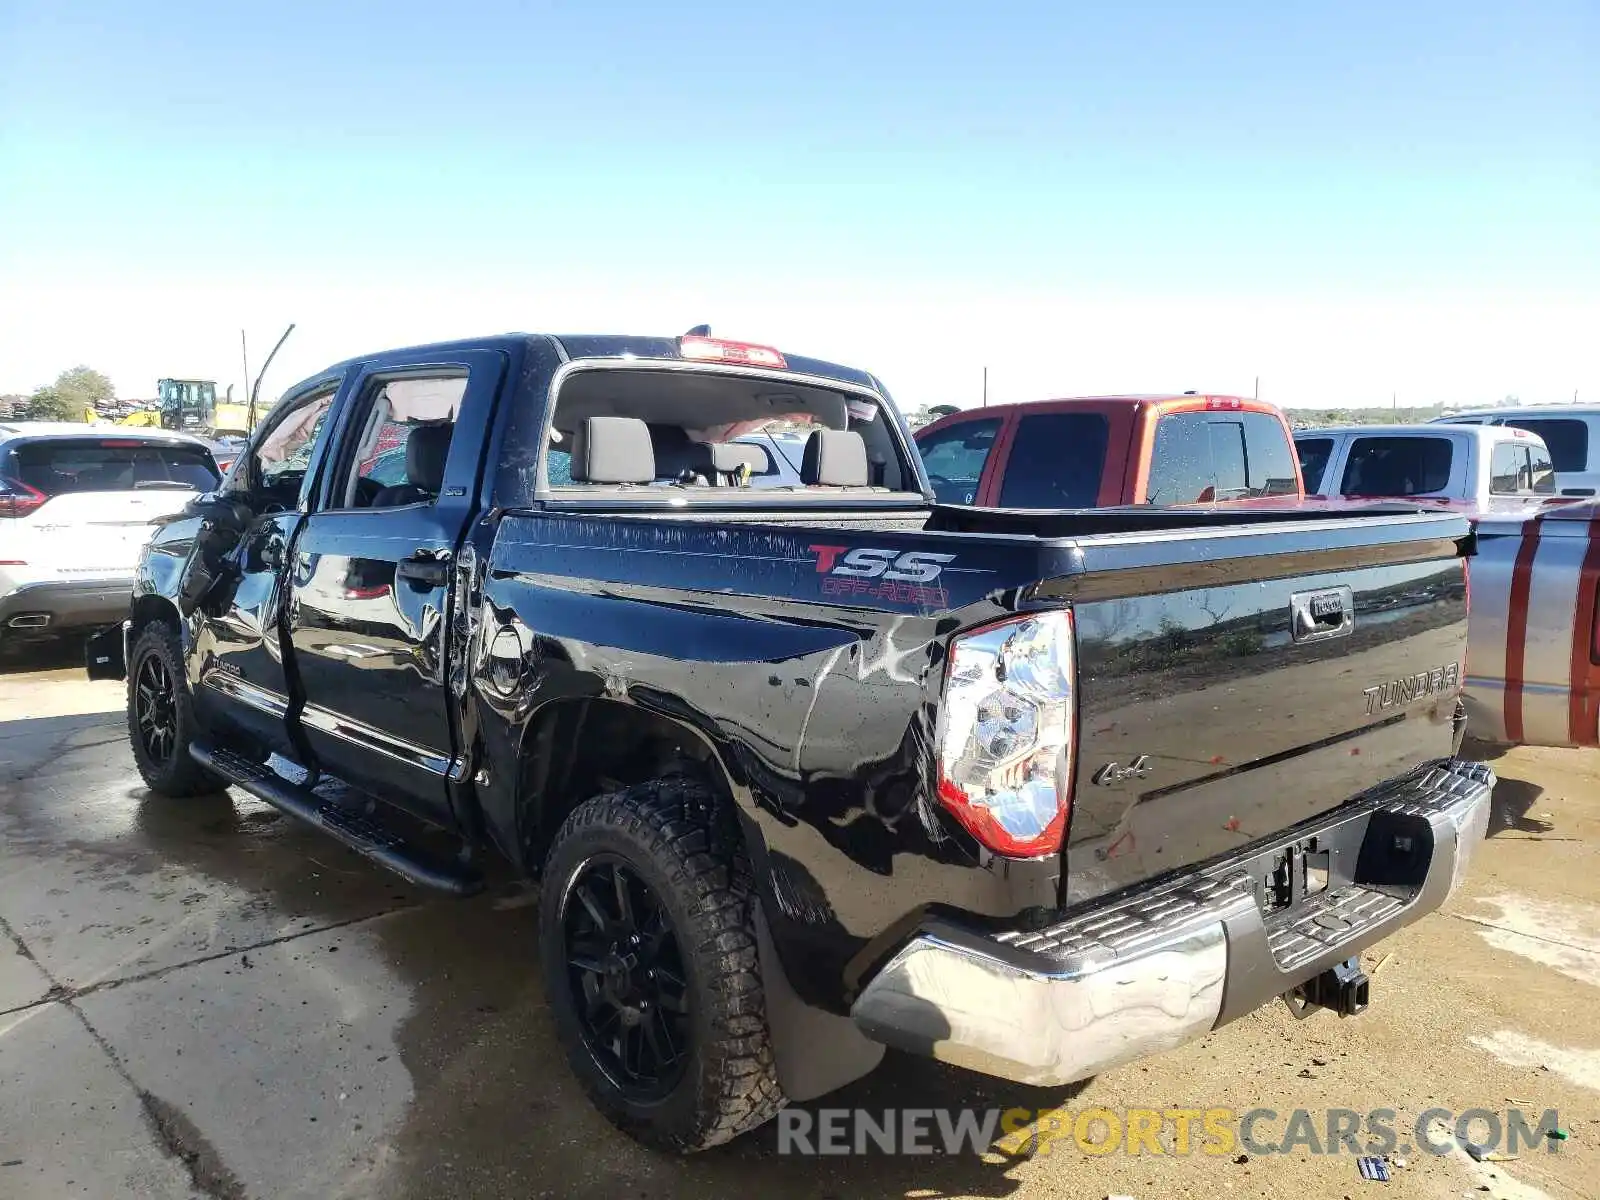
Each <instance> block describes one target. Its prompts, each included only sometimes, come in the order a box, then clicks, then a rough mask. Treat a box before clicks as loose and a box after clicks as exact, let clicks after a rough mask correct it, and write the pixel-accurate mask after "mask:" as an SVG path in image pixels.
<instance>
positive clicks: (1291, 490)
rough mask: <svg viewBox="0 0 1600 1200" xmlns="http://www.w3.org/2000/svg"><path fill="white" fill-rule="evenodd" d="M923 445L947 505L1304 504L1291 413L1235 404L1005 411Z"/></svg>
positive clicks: (1089, 401)
mask: <svg viewBox="0 0 1600 1200" xmlns="http://www.w3.org/2000/svg"><path fill="white" fill-rule="evenodd" d="M916 440H917V448H918V449H919V450H920V451H921V453H922V461H923V465H924V466H925V468H926V469H927V472H928V477H929V479H930V480H931V481H932V483H933V490H934V494H935V495H936V496H938V498H939V500H940V502H941V503H944V504H972V505H977V506H979V507H987V508H1029V509H1033V508H1097V507H1099V508H1105V507H1112V506H1116V505H1122V504H1206V503H1218V502H1231V501H1256V502H1259V501H1261V500H1262V499H1263V498H1265V497H1273V498H1282V497H1289V498H1291V499H1298V498H1299V497H1301V495H1302V494H1303V493H1302V491H1301V487H1300V473H1299V469H1298V467H1297V466H1296V461H1295V454H1294V443H1293V440H1292V437H1291V435H1290V431H1289V424H1288V422H1287V421H1285V420H1284V417H1283V414H1282V413H1281V412H1279V411H1278V410H1277V409H1276V408H1274V407H1273V406H1272V405H1270V404H1262V403H1260V402H1259V401H1256V400H1247V399H1242V398H1240V397H1237V396H1200V395H1189V394H1185V395H1182V396H1096V397H1084V398H1081V399H1072V400H1044V401H1036V402H1032V403H1026V404H997V405H990V406H989V407H987V408H972V409H966V410H964V411H962V412H957V413H951V414H950V415H949V416H946V417H941V418H940V419H939V420H937V421H935V422H933V423H932V424H931V425H926V426H924V427H923V428H922V429H920V430H918V431H917V434H916ZM1273 502H1281V500H1275V501H1273Z"/></svg>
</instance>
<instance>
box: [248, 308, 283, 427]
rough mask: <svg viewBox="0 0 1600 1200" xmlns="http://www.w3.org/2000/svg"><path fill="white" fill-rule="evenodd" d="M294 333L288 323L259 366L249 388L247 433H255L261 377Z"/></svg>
mask: <svg viewBox="0 0 1600 1200" xmlns="http://www.w3.org/2000/svg"><path fill="white" fill-rule="evenodd" d="M293 332H294V322H293V321H290V322H289V328H287V329H285V330H284V331H283V336H282V337H281V338H279V339H278V344H277V345H276V346H274V347H273V348H272V353H271V354H269V355H267V361H266V362H264V363H262V364H261V374H260V375H257V376H256V381H255V383H254V384H252V385H251V388H250V414H249V420H248V422H247V423H248V425H249V428H248V429H247V430H246V431H245V432H247V433H254V432H255V431H256V397H257V396H259V395H260V394H261V376H262V375H265V374H266V373H267V368H268V367H270V366H271V365H272V360H273V359H274V358H277V357H278V351H279V350H282V349H283V344H284V343H285V342H287V341H288V340H289V335H290V334H291V333H293Z"/></svg>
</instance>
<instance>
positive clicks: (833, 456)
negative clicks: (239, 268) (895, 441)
mask: <svg viewBox="0 0 1600 1200" xmlns="http://www.w3.org/2000/svg"><path fill="white" fill-rule="evenodd" d="M869 478H870V476H869V474H868V471H867V444H866V442H864V441H862V440H861V435H860V434H859V433H850V432H848V431H846V430H843V429H819V430H817V431H816V432H815V433H813V434H812V435H811V436H810V437H809V438H807V439H806V452H805V457H804V458H802V459H801V460H800V482H802V483H805V484H813V483H815V484H821V485H822V486H824V487H866V486H867V484H868V480H869Z"/></svg>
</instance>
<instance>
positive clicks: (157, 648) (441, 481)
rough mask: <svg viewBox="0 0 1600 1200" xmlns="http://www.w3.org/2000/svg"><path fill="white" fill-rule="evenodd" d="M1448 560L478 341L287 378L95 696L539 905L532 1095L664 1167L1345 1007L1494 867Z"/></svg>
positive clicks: (734, 349)
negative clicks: (784, 442)
mask: <svg viewBox="0 0 1600 1200" xmlns="http://www.w3.org/2000/svg"><path fill="white" fill-rule="evenodd" d="M773 427H778V428H783V429H787V430H794V429H796V428H798V429H800V430H802V431H809V432H808V436H807V440H806V441H805V443H804V453H803V460H802V462H801V468H802V469H801V472H800V477H799V479H798V481H796V480H795V479H794V478H792V477H790V476H786V475H778V474H775V473H772V472H770V471H767V470H766V467H767V465H769V464H770V461H771V459H770V457H769V456H768V455H766V454H765V453H764V448H763V447H762V446H761V445H760V444H759V441H757V442H756V443H752V441H751V435H752V434H755V435H757V438H758V439H759V436H760V431H761V430H763V429H769V430H770V429H771V428H773ZM1468 549H1469V534H1468V527H1467V524H1466V522H1465V520H1464V519H1462V518H1460V517H1457V516H1452V515H1448V514H1438V513H1432V514H1419V513H1414V512H1394V511H1375V512H1371V513H1352V512H1350V511H1348V510H1347V511H1345V512H1343V513H1341V514H1338V515H1333V514H1328V513H1318V512H1311V511H1304V512H1288V513H1277V512H1260V511H1247V510H1244V511H1241V510H1234V511H1203V510H1194V509H1185V510H1174V511H1164V510H1161V509H1153V508H1149V507H1143V508H1137V509H1135V508H1126V509H1107V510H1099V511H1072V512H1045V511H1040V512H1017V511H1001V510H992V509H982V508H970V507H954V506H948V507H946V506H940V505H937V504H935V503H934V501H933V494H932V491H931V490H930V488H929V485H928V480H927V478H926V476H925V474H924V472H923V469H922V466H921V464H920V460H919V459H918V457H917V455H916V453H915V450H914V449H913V447H912V444H911V439H910V437H909V435H908V431H907V429H906V427H905V424H904V422H903V421H902V419H901V417H900V416H899V414H898V413H897V412H896V410H895V408H894V406H893V404H892V403H891V402H890V400H889V398H888V395H887V393H886V392H885V390H884V389H883V387H882V386H881V385H880V384H879V383H878V381H877V380H876V379H874V378H873V377H872V376H871V375H869V374H866V373H863V372H861V371H857V370H852V369H848V368H845V367H840V366H835V365H832V364H829V363H825V362H820V361H816V360H813V359H806V358H797V357H793V356H786V355H784V354H781V353H779V352H778V351H777V350H774V349H772V348H770V347H765V346H756V345H751V344H747V343H738V342H727V341H721V340H716V339H712V338H710V337H705V336H687V335H686V336H684V337H682V338H653V337H609V336H607V337H598V336H583V337H553V336H534V335H514V336H502V337H493V338H485V339H481V340H475V341H465V342H456V343H450V344H441V345H433V346H424V347H420V348H416V349H407V350H398V351H393V352H388V353H383V354H377V355H373V356H371V357H366V358H360V359H355V360H352V361H349V362H345V363H341V364H339V365H337V366H334V367H330V368H329V369H328V370H327V371H325V372H323V373H321V374H319V375H317V376H316V377H314V378H312V379H310V380H308V381H306V382H305V383H303V384H301V385H299V386H297V387H296V388H294V389H292V390H291V391H290V392H289V393H288V394H287V395H286V396H285V397H284V398H283V400H282V401H281V402H280V403H278V404H277V405H276V407H275V408H274V409H273V410H272V412H271V414H270V416H269V417H268V418H267V419H266V420H265V421H264V423H263V424H262V426H261V427H260V428H259V429H258V430H257V432H256V434H255V436H254V438H253V439H252V441H251V443H250V446H249V448H248V450H247V451H245V452H244V453H242V454H241V455H240V457H239V459H238V461H237V462H236V464H235V465H234V466H233V468H232V469H231V471H230V472H229V474H228V476H227V477H226V479H225V480H224V481H223V483H222V485H221V487H220V488H219V490H218V492H217V493H216V494H214V495H208V496H205V497H202V498H200V499H199V500H197V501H196V502H195V503H193V504H192V505H191V506H190V507H189V509H188V511H187V512H186V513H184V514H182V515H180V516H178V517H175V518H174V519H172V520H171V521H170V522H169V523H167V524H166V525H165V526H163V527H162V528H160V529H159V530H158V531H157V533H156V535H155V537H154V538H153V540H152V541H151V543H150V545H149V548H148V550H147V551H146V553H145V555H144V558H143V560H142V562H141V565H140V568H139V575H138V583H137V586H136V589H135V593H134V596H133V600H132V609H131V612H130V614H129V617H128V620H127V621H126V622H125V623H124V625H123V626H122V627H121V629H120V630H116V631H107V633H106V634H102V635H100V636H99V637H97V638H96V639H95V640H94V642H93V643H92V644H91V647H90V652H89V654H90V659H89V668H90V673H91V674H92V675H95V676H96V677H117V678H120V677H122V676H124V675H126V677H127V679H128V729H129V733H130V735H131V739H132V748H133V753H134V756H135V757H136V759H137V762H138V766H139V770H140V771H141V773H142V774H143V776H144V779H145V780H146V782H147V783H148V784H149V786H150V788H151V790H152V791H154V792H156V793H159V794H162V795H166V796H174V797H181V796H194V795H199V794H203V793H208V792H214V791H217V790H218V789H220V788H221V787H222V786H224V785H227V786H231V787H235V788H238V789H240V790H242V791H244V792H248V793H250V794H252V795H254V796H256V797H259V798H260V799H262V800H264V801H266V802H267V803H268V804H272V805H275V806H277V807H278V808H280V809H283V810H285V811H287V812H289V813H292V814H294V815H295V816H297V817H300V818H303V819H304V820H306V821H309V822H311V823H312V824H313V825H315V826H317V827H319V828H321V829H322V830H324V831H325V832H326V833H328V834H329V835H331V836H332V837H334V838H337V839H338V840H339V841H341V842H343V843H345V844H346V845H348V846H350V847H353V848H354V849H356V850H358V851H360V852H361V853H363V854H366V855H368V856H370V857H371V858H373V859H375V860H377V861H378V862H380V863H383V864H384V865H386V866H388V867H391V868H393V869H394V870H396V871H398V872H400V873H401V874H402V875H404V876H406V877H407V878H409V879H411V880H414V881H417V882H419V883H423V884H428V885H433V886H436V887H439V888H443V889H446V890H449V891H453V892H468V891H471V890H473V889H474V888H476V887H478V886H480V882H481V879H482V871H483V868H484V864H485V859H486V857H487V856H489V855H495V856H498V857H499V858H501V859H504V860H508V861H509V863H510V864H511V866H512V867H513V868H514V869H515V870H516V871H518V872H521V873H525V874H526V875H529V876H533V877H536V878H539V879H540V880H541V881H542V882H541V887H542V896H541V908H540V922H541V930H542V939H541V947H540V956H541V959H542V970H543V974H544V981H545V986H546V990H547V994H548V999H549V1002H550V1004H551V1005H552V1008H553V1013H554V1017H555V1020H556V1024H557V1027H558V1029H559V1032H560V1035H561V1037H562V1040H563V1042H564V1045H565V1047H566V1050H567V1053H568V1056H569V1059H570V1061H571V1065H572V1068H573V1070H574V1071H575V1072H576V1073H577V1075H578V1076H579V1077H580V1078H581V1080H582V1081H583V1083H584V1085H585V1087H586V1089H587V1090H588V1092H589V1094H590V1095H591V1096H592V1098H593V1099H594V1101H595V1103H596V1104H597V1105H598V1106H599V1107H600V1108H601V1109H602V1110H603V1111H604V1112H605V1113H606V1114H607V1115H608V1116H609V1117H610V1118H611V1119H612V1120H614V1121H615V1122H616V1123H617V1124H619V1125H620V1126H621V1127H622V1128H624V1129H626V1130H628V1131H630V1132H632V1133H633V1134H635V1135H636V1136H638V1137H640V1138H642V1139H644V1140H646V1141H649V1142H652V1143H654V1144H656V1145H662V1146H669V1147H673V1148H677V1149H682V1150H692V1149H697V1148H701V1147H704V1146H708V1145H712V1144H714V1143H717V1142H720V1141H724V1140H726V1139H728V1138H731V1137H733V1136H735V1135H737V1134H739V1133H740V1132H742V1131H744V1130H748V1129H750V1128H753V1127H754V1126H757V1125H759V1124H760V1123H762V1122H763V1121H765V1120H767V1119H768V1118H770V1117H771V1116H772V1115H773V1114H774V1113H775V1112H776V1111H777V1110H778V1109H779V1108H780V1107H781V1106H782V1105H783V1103H784V1102H785V1099H786V1098H796V1099H805V1098H810V1097H814V1096H817V1095H821V1094H823V1093H824V1092H827V1091H829V1090H831V1089H833V1088H836V1087H838V1086H840V1085H841V1084H843V1083H845V1082H847V1081H848V1080H850V1079H852V1078H855V1077H857V1076H859V1075H862V1074H864V1073H866V1072H867V1071H869V1070H871V1069H872V1067H873V1066H874V1065H875V1064H876V1063H877V1061H878V1059H879V1057H881V1054H882V1052H883V1047H884V1046H886V1045H888V1046H894V1047H898V1048H901V1049H904V1050H910V1051H915V1052H921V1053H925V1054H931V1055H934V1056H936V1057H938V1058H940V1059H943V1060H945V1061H948V1062H951V1063H956V1064H960V1065H962V1066H966V1067H970V1068H973V1069H976V1070H979V1071H984V1072H989V1073H991V1074H995V1075H999V1076H1003V1077H1007V1078H1010V1079H1013V1080H1019V1081H1024V1082H1027V1083H1032V1084H1060V1083H1065V1082H1068V1081H1072V1080H1078V1079H1083V1078H1086V1077H1088V1076H1091V1075H1093V1074H1095V1073H1097V1072H1100V1071H1103V1070H1105V1069H1107V1068H1110V1067H1113V1066H1116V1065H1117V1064H1120V1063H1124V1062H1127V1061H1129V1060H1131V1059H1133V1058H1136V1057H1138V1056H1140V1055H1144V1054H1148V1053H1151V1052H1153V1051H1157V1050H1161V1049H1163V1048H1167V1047H1171V1046H1175V1045H1177V1044H1179V1043H1181V1042H1183V1041H1184V1040H1186V1039H1189V1038H1193V1037H1196V1036H1199V1035H1200V1034H1203V1033H1205V1032H1206V1031H1207V1030H1209V1029H1212V1028H1213V1027H1215V1026H1217V1025H1219V1024H1221V1023H1224V1022H1227V1021H1230V1020H1232V1019H1234V1018H1236V1017H1238V1016H1240V1015H1242V1014H1244V1013H1247V1012H1249V1011H1251V1010H1252V1009H1254V1008H1256V1007H1258V1006H1260V1005H1262V1004H1264V1003H1266V1002H1267V1001H1268V1000H1270V999H1272V998H1274V997H1278V996H1284V997H1285V998H1287V999H1289V1000H1290V1001H1291V1004H1292V1005H1293V1006H1295V1007H1297V1008H1299V1009H1302V1010H1309V1009H1312V1008H1316V1007H1325V1008H1332V1009H1336V1010H1338V1011H1340V1012H1342V1013H1352V1012H1356V1011H1359V1010H1360V1009H1361V1008H1362V1007H1364V1006H1365V1004H1366V998H1367V982H1366V979H1365V977H1364V976H1362V975H1361V973H1360V970H1359V959H1358V957H1357V955H1358V952H1359V951H1361V950H1362V949H1363V948H1365V947H1367V946H1368V945H1370V944H1371V943H1373V942H1374V941H1375V940H1377V939H1378V938H1380V937H1382V936H1383V935H1384V934H1386V933H1388V932H1389V931H1391V930H1393V929H1395V928H1397V927H1399V926H1401V925H1404V924H1406V923H1408V922H1411V921H1414V920H1416V919H1417V918H1418V917H1419V916H1421V915H1422V914H1424V913H1426V912H1428V911H1430V910H1432V909H1433V908H1435V907H1436V906H1437V905H1439V904H1440V903H1441V902H1442V901H1443V900H1444V898H1445V897H1446V896H1447V895H1448V894H1449V893H1450V891H1451V890H1452V889H1453V888H1454V887H1455V886H1456V885H1457V884H1458V883H1459V882H1460V880H1461V878H1462V874H1463V871H1464V868H1465V866H1466V863H1467V859H1468V857H1469V855H1470V854H1471V852H1472V849H1473V845H1474V843H1475V842H1477V841H1478V840H1480V839H1481V838H1482V837H1483V836H1484V831H1485V825H1486V821H1487V818H1488V812H1489V790H1490V786H1491V784H1492V782H1493V776H1492V775H1491V774H1490V772H1489V771H1488V769H1487V768H1485V767H1483V766H1481V765H1475V764H1469V763H1464V762H1461V761H1459V760H1458V759H1456V758H1455V757H1454V755H1455V753H1456V748H1457V746H1458V745H1459V735H1460V730H1461V720H1462V719H1461V715H1460V704H1459V699H1458V693H1459V692H1460V688H1461V679H1462V676H1461V671H1462V657H1463V651H1464V648H1465V645H1466V629H1467V591H1466V586H1465V582H1466V580H1465V559H1464V555H1465V554H1466V553H1467V551H1468ZM355 797H359V799H357V800H353V798H355ZM507 951H508V952H509V953H520V952H521V948H520V947H509V946H508V947H507Z"/></svg>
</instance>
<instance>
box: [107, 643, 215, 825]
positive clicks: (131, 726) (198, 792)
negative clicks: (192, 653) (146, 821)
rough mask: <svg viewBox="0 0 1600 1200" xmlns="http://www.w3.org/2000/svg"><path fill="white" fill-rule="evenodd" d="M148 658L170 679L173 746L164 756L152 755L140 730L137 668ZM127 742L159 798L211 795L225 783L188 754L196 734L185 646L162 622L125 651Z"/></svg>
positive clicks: (196, 728) (141, 770) (152, 789)
mask: <svg viewBox="0 0 1600 1200" xmlns="http://www.w3.org/2000/svg"><path fill="white" fill-rule="evenodd" d="M151 658H154V659H156V660H157V661H158V662H159V663H160V665H161V667H162V668H163V670H164V672H165V675H166V678H167V679H169V680H170V681H171V683H172V688H171V691H172V707H171V719H172V723H173V726H174V729H173V738H172V741H173V746H172V751H171V753H170V754H167V755H166V756H165V757H157V756H156V755H154V754H153V753H152V751H151V749H150V747H149V746H148V745H147V743H146V738H145V736H144V735H143V732H142V731H141V729H140V724H139V713H140V708H139V705H140V697H139V687H140V676H141V668H142V667H143V666H144V664H145V662H146V661H147V660H149V659H151ZM127 668H128V741H129V743H130V744H131V745H132V746H133V760H134V762H135V763H137V764H138V767H139V774H140V776H141V777H142V778H143V779H144V782H145V786H147V787H148V788H149V789H150V790H151V791H152V792H155V793H156V794H157V795H158V796H171V797H174V798H184V797H188V796H205V795H212V794H215V793H218V792H221V791H223V789H224V788H225V787H226V786H227V785H226V784H225V783H224V781H223V780H222V779H221V778H220V777H218V776H216V775H213V774H212V773H211V772H210V771H208V770H206V769H205V768H204V767H202V766H201V765H200V764H199V763H197V762H195V760H194V759H192V758H190V757H189V744H190V743H191V742H192V741H193V740H194V738H195V736H196V734H197V733H198V732H199V724H198V723H197V722H196V720H195V715H194V697H193V696H192V695H191V694H190V692H189V684H188V679H187V676H185V674H184V670H183V650H182V648H181V646H180V644H179V641H178V631H177V630H176V629H174V628H173V627H172V626H171V625H169V624H167V623H166V622H164V621H156V622H152V623H151V624H149V625H146V626H145V627H144V628H143V629H142V630H140V631H139V635H138V637H137V638H135V639H134V643H133V648H132V650H131V651H130V652H129V654H128V663H127Z"/></svg>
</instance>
